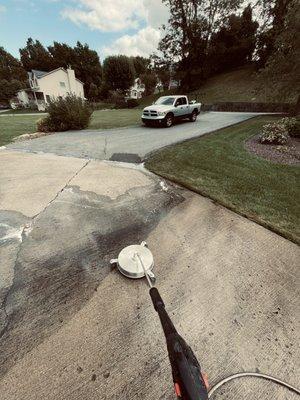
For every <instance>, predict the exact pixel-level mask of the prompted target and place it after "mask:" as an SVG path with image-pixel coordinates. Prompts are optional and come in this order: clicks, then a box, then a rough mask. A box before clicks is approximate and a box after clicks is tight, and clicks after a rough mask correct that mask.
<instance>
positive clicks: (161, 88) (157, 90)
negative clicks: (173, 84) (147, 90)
mask: <svg viewBox="0 0 300 400" xmlns="http://www.w3.org/2000/svg"><path fill="white" fill-rule="evenodd" d="M163 91H164V85H163V84H162V81H161V80H160V79H158V81H157V84H156V86H155V89H154V93H155V94H157V93H161V92H163Z"/></svg>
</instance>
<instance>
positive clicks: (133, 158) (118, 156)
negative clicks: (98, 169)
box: [109, 153, 142, 164]
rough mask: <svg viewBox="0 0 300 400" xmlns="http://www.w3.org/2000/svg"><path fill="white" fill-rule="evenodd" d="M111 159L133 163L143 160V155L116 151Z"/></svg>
mask: <svg viewBox="0 0 300 400" xmlns="http://www.w3.org/2000/svg"><path fill="white" fill-rule="evenodd" d="M109 161H119V162H126V163H131V164H140V163H141V162H142V159H141V157H140V156H139V155H138V154H133V153H114V154H113V155H112V156H111V157H110V159H109Z"/></svg>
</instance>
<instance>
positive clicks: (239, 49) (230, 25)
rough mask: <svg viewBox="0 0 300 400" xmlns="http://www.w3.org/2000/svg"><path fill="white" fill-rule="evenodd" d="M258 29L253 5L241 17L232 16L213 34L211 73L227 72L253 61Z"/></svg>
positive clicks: (210, 54) (209, 60)
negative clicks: (253, 13)
mask: <svg viewBox="0 0 300 400" xmlns="http://www.w3.org/2000/svg"><path fill="white" fill-rule="evenodd" d="M257 28H258V23H257V22H256V21H253V19H252V7H251V5H248V6H247V7H246V8H245V9H244V11H243V13H242V14H241V15H235V14H231V15H230V16H229V17H228V18H227V19H226V20H225V22H224V24H223V25H222V26H221V28H220V29H219V30H218V31H217V32H215V33H213V34H212V37H211V40H210V44H209V51H208V54H209V57H208V60H207V63H208V64H209V65H208V68H209V69H210V71H211V72H221V71H226V70H230V69H233V68H236V67H240V66H242V65H244V64H247V63H249V62H250V61H252V55H253V52H254V49H255V43H256V32H257Z"/></svg>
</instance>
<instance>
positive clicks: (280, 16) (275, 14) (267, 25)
mask: <svg viewBox="0 0 300 400" xmlns="http://www.w3.org/2000/svg"><path fill="white" fill-rule="evenodd" d="M292 2H293V0H258V2H257V4H258V5H259V9H258V12H259V14H260V18H261V19H262V23H261V29H260V33H259V35H258V37H257V51H256V52H257V56H258V59H257V65H258V67H259V68H262V67H264V66H265V65H266V63H267V61H268V59H269V57H270V56H271V55H272V54H273V52H274V50H275V42H276V40H277V38H278V36H279V35H280V34H281V33H282V31H283V30H284V29H285V28H286V26H285V19H286V15H287V12H288V9H289V7H290V5H291V3H292Z"/></svg>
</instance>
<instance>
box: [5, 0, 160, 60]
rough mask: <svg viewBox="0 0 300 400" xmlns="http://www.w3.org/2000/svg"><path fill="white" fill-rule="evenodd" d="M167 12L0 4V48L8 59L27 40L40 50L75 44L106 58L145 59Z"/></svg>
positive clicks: (36, 0)
mask: <svg viewBox="0 0 300 400" xmlns="http://www.w3.org/2000/svg"><path fill="white" fill-rule="evenodd" d="M167 18H168V12H167V9H166V7H165V6H164V5H163V4H162V1H161V0H0V46H3V47H4V48H5V49H6V50H7V51H9V52H10V53H12V54H13V55H14V56H19V52H18V49H19V48H20V47H23V46H24V45H25V43H26V39H27V38H28V37H32V38H33V39H39V40H40V41H41V42H42V43H43V44H44V45H46V46H47V45H49V44H51V43H52V42H53V41H54V40H55V41H58V42H65V43H68V44H70V45H74V44H75V43H76V41H77V40H80V41H81V42H83V43H85V42H86V43H88V44H89V46H90V47H91V48H92V49H94V50H97V51H98V53H99V55H100V58H101V59H103V58H104V57H105V56H107V55H108V54H119V53H122V54H127V55H142V56H148V55H149V54H150V53H152V52H153V51H154V50H155V49H156V48H157V44H158V41H159V37H160V32H159V27H160V26H161V25H162V24H163V23H165V22H166V21H167Z"/></svg>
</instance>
